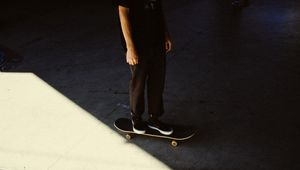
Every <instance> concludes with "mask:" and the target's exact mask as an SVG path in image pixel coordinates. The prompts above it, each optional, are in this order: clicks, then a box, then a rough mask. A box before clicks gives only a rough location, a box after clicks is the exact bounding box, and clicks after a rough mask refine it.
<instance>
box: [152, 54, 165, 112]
mask: <svg viewBox="0 0 300 170" xmlns="http://www.w3.org/2000/svg"><path fill="white" fill-rule="evenodd" d="M156 55H157V56H153V60H152V61H151V63H150V66H151V68H149V73H148V80H147V97H148V113H149V115H150V116H151V117H156V118H158V117H160V116H161V115H162V114H163V113H164V105H163V92H164V86H165V74H166V57H165V54H164V53H162V54H156Z"/></svg>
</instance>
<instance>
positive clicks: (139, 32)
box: [130, 0, 165, 47]
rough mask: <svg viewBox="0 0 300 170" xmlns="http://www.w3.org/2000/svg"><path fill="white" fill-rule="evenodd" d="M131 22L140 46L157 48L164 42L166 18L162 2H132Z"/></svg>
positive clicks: (144, 0) (149, 0)
mask: <svg viewBox="0 0 300 170" xmlns="http://www.w3.org/2000/svg"><path fill="white" fill-rule="evenodd" d="M131 2H132V4H131V9H130V21H131V24H132V35H133V38H134V40H135V41H136V44H137V45H138V46H142V47H144V46H157V45H161V44H162V41H164V33H165V28H164V18H163V13H162V4H161V0H132V1H131Z"/></svg>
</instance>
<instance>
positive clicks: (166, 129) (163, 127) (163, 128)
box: [147, 118, 173, 135]
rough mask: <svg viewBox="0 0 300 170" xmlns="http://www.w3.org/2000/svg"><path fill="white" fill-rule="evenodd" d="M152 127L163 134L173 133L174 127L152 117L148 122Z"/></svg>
mask: <svg viewBox="0 0 300 170" xmlns="http://www.w3.org/2000/svg"><path fill="white" fill-rule="evenodd" d="M147 125H148V127H149V128H150V129H154V130H157V131H159V133H161V134H163V135H171V134H172V133H173V128H172V127H170V126H169V125H167V124H165V123H162V122H161V121H159V120H158V119H153V118H150V119H149V120H148V123H147Z"/></svg>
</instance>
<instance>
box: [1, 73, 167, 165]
mask: <svg viewBox="0 0 300 170" xmlns="http://www.w3.org/2000/svg"><path fill="white" fill-rule="evenodd" d="M0 81H1V85H0V92H1V96H0V101H1V104H3V105H1V111H2V112H1V120H2V123H1V125H0V135H1V140H0V169H1V170H18V169H22V170H42V169H47V170H50V169H51V170H62V169H70V170H76V169H78V170H82V169H85V170H94V169H120V170H121V169H137V170H139V169H148V170H150V169H169V168H168V166H166V165H165V164H163V163H162V162H160V161H159V160H157V159H156V158H154V157H152V156H151V155H149V154H147V153H146V152H145V151H143V150H142V149H140V148H138V147H137V146H136V145H134V144H132V143H128V142H127V141H126V139H125V138H123V137H121V136H120V135H118V134H116V133H115V132H114V131H113V130H111V129H110V128H109V127H107V126H106V125H105V124H103V123H102V122H100V121H98V120H97V119H95V117H93V116H92V115H91V114H89V113H88V112H86V111H85V110H84V109H82V108H80V107H78V106H77V105H76V104H75V103H73V102H72V101H70V100H69V99H67V98H66V97H65V96H63V95H62V94H60V93H59V92H58V91H56V90H55V89H53V88H52V87H51V86H49V85H48V84H47V83H45V82H44V81H42V80H41V79H39V78H38V77H37V76H36V75H34V74H33V73H1V74H0ZM16 81H18V82H19V83H14V82H16ZM16 106H17V107H16Z"/></svg>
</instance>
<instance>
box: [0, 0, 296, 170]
mask: <svg viewBox="0 0 300 170" xmlns="http://www.w3.org/2000/svg"><path fill="white" fill-rule="evenodd" d="M164 4H165V13H166V17H167V24H168V26H169V30H170V32H171V35H172V37H173V41H174V49H173V52H172V53H170V54H169V56H168V59H167V60H168V61H167V62H168V66H167V67H168V72H167V82H166V89H165V107H166V114H165V115H164V117H163V120H164V121H167V122H172V123H176V124H183V125H192V126H196V127H197V128H199V133H198V135H197V136H195V137H194V138H193V139H192V140H190V141H188V142H186V143H183V144H182V145H181V146H180V147H179V148H177V149H175V150H174V149H170V147H168V143H167V141H165V143H164V141H161V140H155V139H151V138H136V139H135V140H134V141H133V142H134V143H135V144H136V145H138V146H140V147H141V148H143V149H144V150H145V151H147V152H149V153H150V154H151V155H153V156H155V157H157V158H158V159H159V160H161V161H163V162H164V163H166V164H167V165H168V166H170V167H171V168H174V169H205V170H208V169H214V170H215V169H241V170H246V169H249V170H253V169H268V170H269V169H289V170H292V169H295V170H296V169H299V168H300V166H299V163H298V160H299V159H298V158H299V156H298V155H299V152H298V151H299V147H298V145H299V132H300V131H299V130H300V129H299V119H298V117H299V116H298V114H299V113H300V112H299V110H300V109H299V104H300V103H299V101H300V93H299V85H300V69H299V66H300V59H299V54H300V48H299V47H300V2H299V1H296V0H295V1H292V0H289V1H284V0H282V1H279V0H265V1H258V0H253V1H250V5H249V6H247V7H245V8H243V9H240V10H238V9H234V8H233V7H232V6H231V1H229V0H176V1H171V0H165V2H164ZM0 14H1V15H0V45H1V46H4V47H6V48H10V49H11V50H13V51H15V52H16V53H18V54H20V55H22V56H23V57H24V62H23V63H22V64H20V65H18V66H17V67H15V68H13V69H11V70H10V71H11V72H33V73H34V74H36V75H37V76H39V77H40V78H42V79H43V80H44V81H46V82H47V83H49V84H50V85H51V86H53V87H54V88H56V89H57V90H59V91H60V92H61V93H62V94H64V95H65V96H67V97H68V98H70V99H71V100H73V101H74V102H76V103H77V104H78V105H79V106H81V107H83V108H84V109H86V110H87V111H88V112H90V113H91V114H92V115H94V116H95V117H96V118H97V119H99V121H101V122H103V123H105V124H107V125H108V126H109V127H111V128H113V122H114V120H116V119H117V118H119V117H129V110H128V108H127V106H128V81H129V78H130V72H129V68H128V66H127V64H126V62H125V58H124V56H123V55H122V51H121V46H120V40H119V32H118V31H119V29H118V25H117V24H118V21H117V17H116V14H115V13H114V11H113V8H112V5H111V2H110V1H108V0H106V1H98V2H95V1H82V2H73V1H67V0H66V1H60V2H56V1H32V0H30V1H22V2H13V1H9V2H7V1H4V2H1V5H0ZM0 83H1V82H0ZM16 83H18V82H16ZM145 117H146V115H145Z"/></svg>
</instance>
